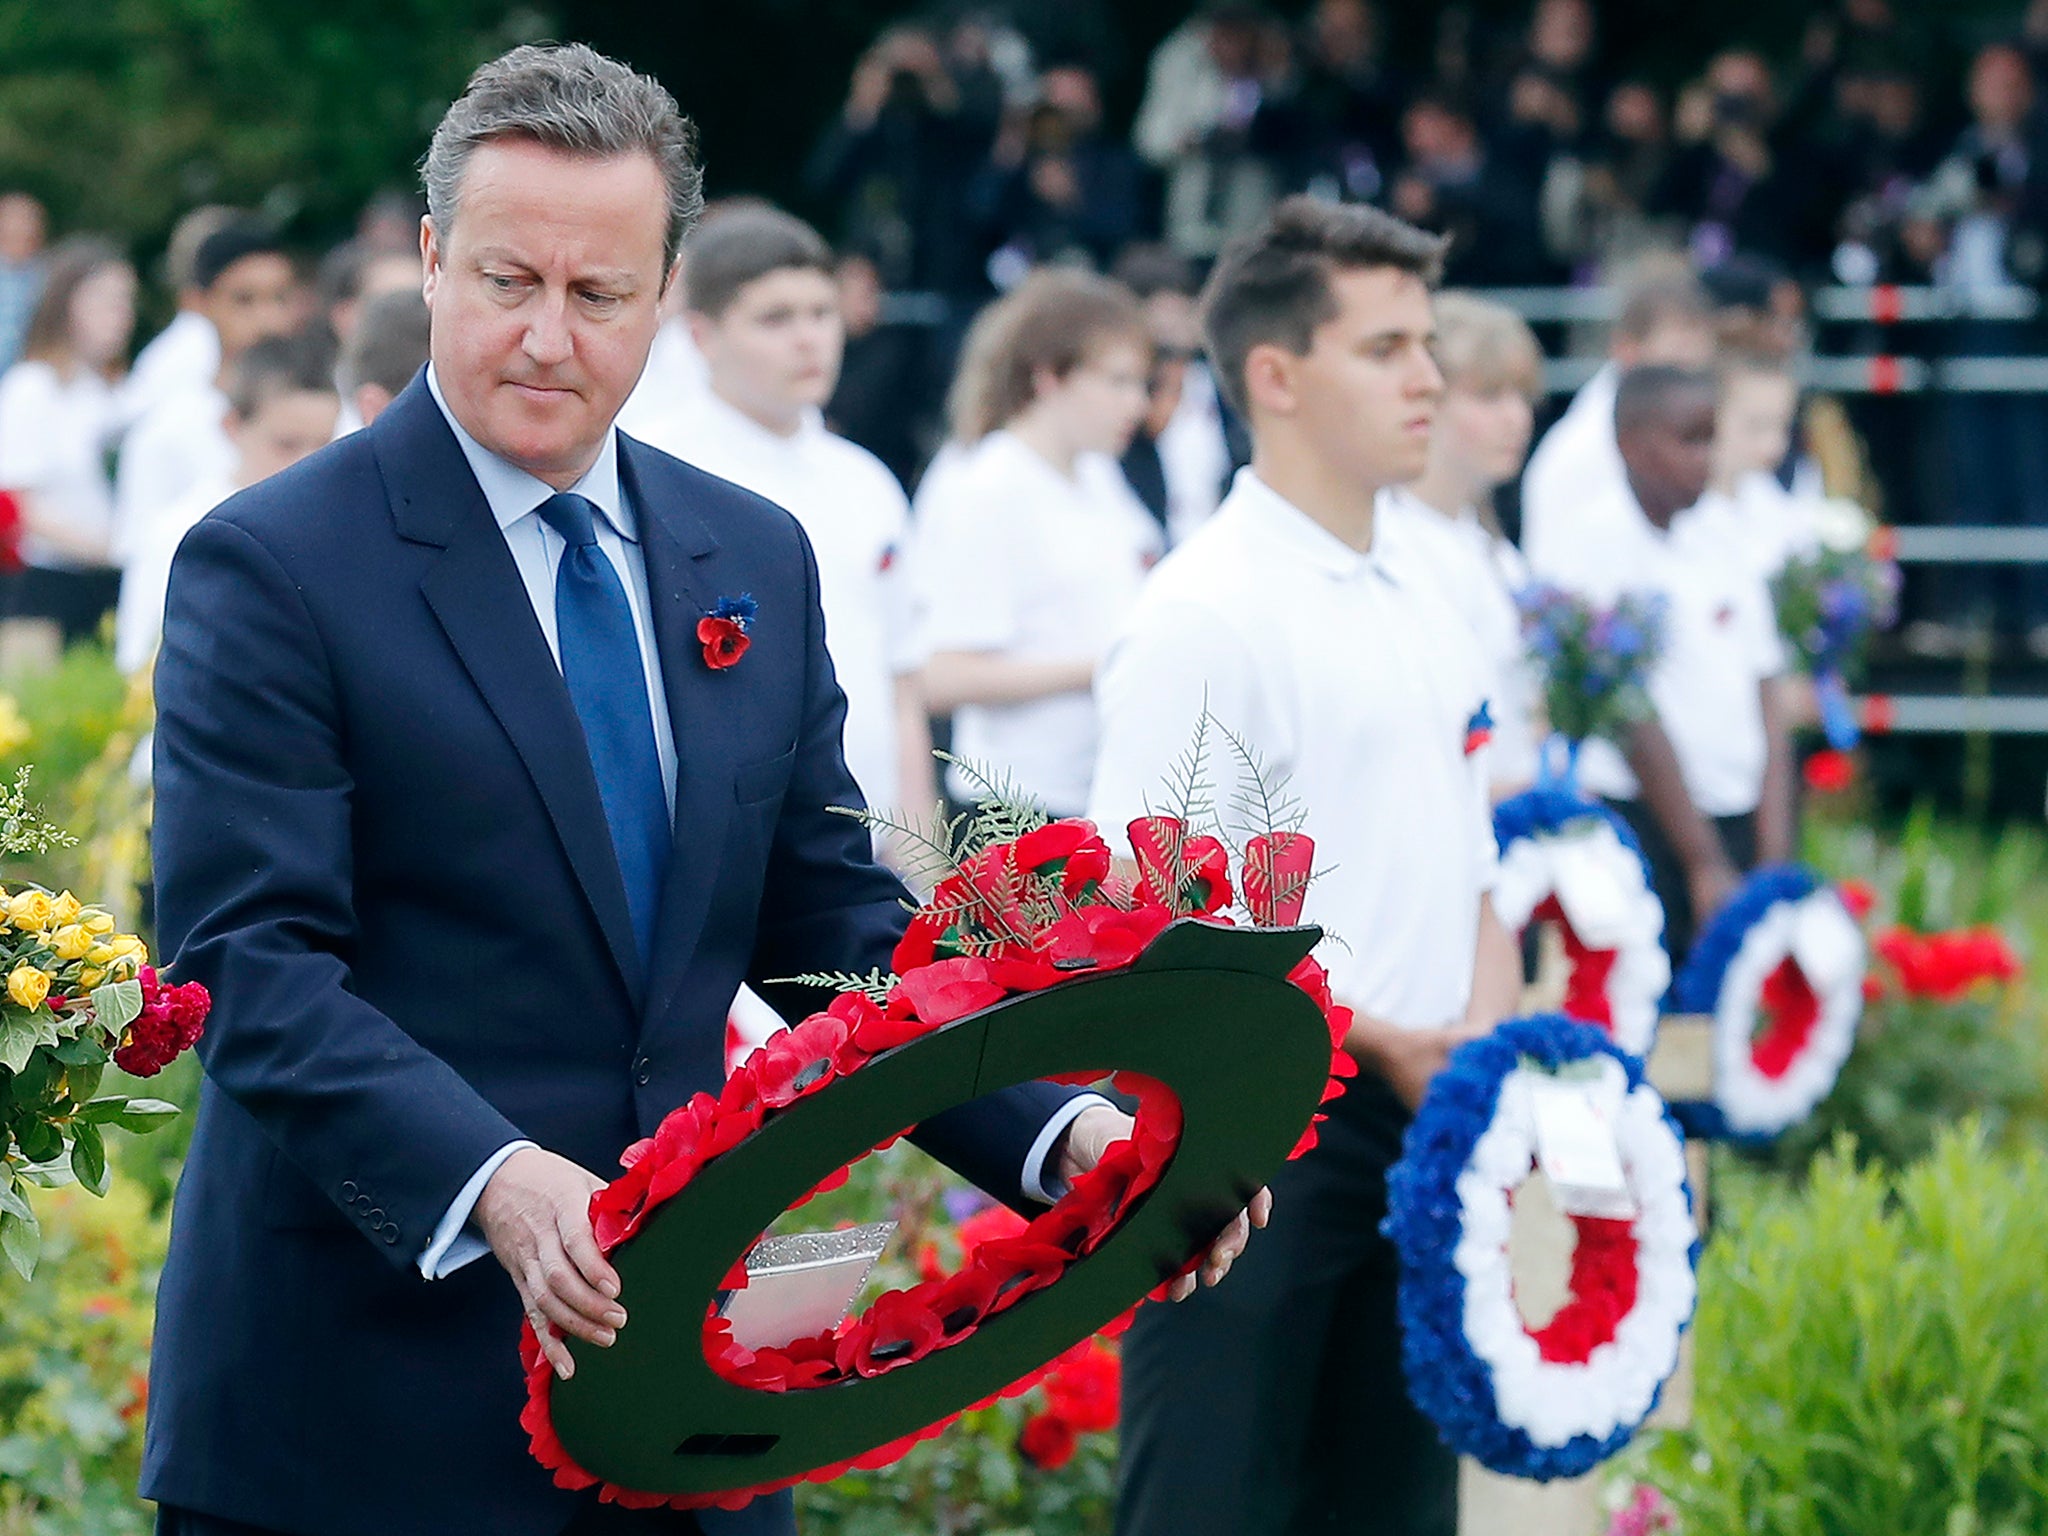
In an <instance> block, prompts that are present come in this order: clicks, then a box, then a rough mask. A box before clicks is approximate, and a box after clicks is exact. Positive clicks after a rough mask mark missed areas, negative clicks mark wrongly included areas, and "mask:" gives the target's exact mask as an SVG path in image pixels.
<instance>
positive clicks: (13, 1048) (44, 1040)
mask: <svg viewBox="0 0 2048 1536" xmlns="http://www.w3.org/2000/svg"><path fill="white" fill-rule="evenodd" d="M56 1043H57V1020H56V1019H55V1018H54V1017H53V1016H52V1015H51V1014H50V1013H49V1011H48V1010H47V1009H42V1008H38V1009H37V1010H36V1011H35V1012H34V1013H29V1012H26V1011H25V1010H23V1009H20V1008H4V1009H0V1067H5V1068H6V1069H7V1070H8V1071H10V1072H19V1071H20V1070H21V1069H22V1068H23V1067H25V1066H27V1065H28V1059H29V1057H31V1056H33V1055H34V1054H35V1050H36V1047H37V1046H39V1045H55V1044H56Z"/></svg>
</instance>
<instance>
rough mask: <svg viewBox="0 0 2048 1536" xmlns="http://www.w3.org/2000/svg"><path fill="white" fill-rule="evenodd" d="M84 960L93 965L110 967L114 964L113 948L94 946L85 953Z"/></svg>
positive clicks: (109, 946)
mask: <svg viewBox="0 0 2048 1536" xmlns="http://www.w3.org/2000/svg"><path fill="white" fill-rule="evenodd" d="M85 958H86V959H87V960H88V961H90V962H91V963H92V964H94V965H112V964H113V963H114V946H113V945H111V944H95V945H93V947H92V948H91V949H88V950H87V951H86V952H85Z"/></svg>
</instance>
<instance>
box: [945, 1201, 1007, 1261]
mask: <svg viewBox="0 0 2048 1536" xmlns="http://www.w3.org/2000/svg"><path fill="white" fill-rule="evenodd" d="M1023 1234H1024V1218H1023V1217H1022V1216H1019V1215H1018V1214H1017V1213H1016V1212H1015V1211H1013V1210H1011V1209H1010V1208H1009V1207H1008V1206H1007V1205H986V1206H983V1207H982V1208H981V1209H980V1210H978V1211H976V1212H975V1213H974V1214H973V1215H972V1216H970V1217H968V1218H967V1219H966V1220H965V1221H963V1222H961V1223H960V1225H959V1226H958V1227H957V1228H956V1229H955V1230H954V1233H953V1235H954V1236H955V1237H956V1238H958V1239H959V1240H960V1252H961V1255H962V1256H963V1257H965V1258H970V1259H971V1258H973V1257H974V1250H975V1249H977V1248H979V1247H980V1246H981V1245H982V1244H983V1243H990V1242H994V1241H995V1240H996V1239H997V1238H999V1237H1021V1236H1023Z"/></svg>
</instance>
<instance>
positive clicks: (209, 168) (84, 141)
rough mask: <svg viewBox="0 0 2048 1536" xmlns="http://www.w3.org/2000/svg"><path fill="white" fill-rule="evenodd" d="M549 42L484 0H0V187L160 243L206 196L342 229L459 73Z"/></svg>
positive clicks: (62, 220)
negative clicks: (70, 0)
mask: <svg viewBox="0 0 2048 1536" xmlns="http://www.w3.org/2000/svg"><path fill="white" fill-rule="evenodd" d="M549 30H551V27H550V24H549V21H548V18H547V17H546V15H545V14H544V13H542V12H540V11H538V10H536V9H533V8H531V7H527V6H519V5H514V6H506V5H503V4H493V3H488V0H335V3H333V4H326V5H318V6H295V5H272V4H265V3H263V0H100V3H97V4H91V5H53V4H50V3H49V0H0V60H4V61H5V63H4V65H0V179H4V180H5V181H6V183H7V184H9V185H20V186H26V187H29V188H30V189H32V190H34V191H37V192H39V193H40V194H42V195H43V196H44V197H45V198H46V199H47V200H48V201H49V202H50V203H51V205H52V209H53V212H54V214H55V217H56V222H57V224H58V225H59V227H64V228H81V227H82V228H90V229H101V230H106V231H108V232H111V233H113V234H116V235H120V236H125V237H128V238H129V239H132V240H141V241H146V242H151V243H154V242H156V241H158V240H160V239H161V238H162V237H163V236H164V235H166V234H167V233H168V231H169V229H170V226H171V224H172V222H173V221H174V220H175V219H176V218H177V217H178V216H179V215H180V214H181V213H183V212H184V211H185V210H186V209H187V208H189V207H191V206H193V205H194V204H196V203H201V202H239V203H255V202H258V201H259V200H261V201H265V202H267V204H268V206H269V210H270V211H271V212H272V213H273V214H277V215H291V214H294V213H297V212H299V211H300V210H304V211H305V212H306V213H307V214H308V216H309V217H311V218H313V219H314V220H316V221H318V222H320V223H323V224H325V225H327V226H329V227H332V226H334V225H336V224H340V223H344V222H346V221H347V220H348V219H350V218H351V217H352V216H353V214H354V211H355V210H356V209H357V208H358V207H360V206H361V204H362V203H363V202H364V201H365V200H366V199H367V198H368V197H370V196H371V195H372V194H374V193H375V192H376V191H378V190H379V189H380V188H383V187H386V186H390V185H393V184H404V183H408V182H410V181H411V179H412V167H413V165H414V164H415V163H416V162H417V161H418V159H419V157H420V155H421V154H422V153H424V151H425V149H426V145H427V137H428V135H429V134H430V133H431V131H432V129H433V125H434V123H435V121H436V119H437V118H438V117H439V116H440V113H441V110H442V109H443V108H444V107H445V106H446V105H447V103H448V102H449V101H450V100H451V99H452V98H453V97H454V96H455V95H456V94H457V93H458V92H459V91H460V90H461V89H462V85H463V81H464V80H465V78H466V77H467V76H468V74H469V72H470V70H472V69H473V68H475V66H476V65H477V64H479V63H481V62H482V61H483V60H484V59H487V58H489V57H491V56H492V55H493V54H495V53H497V52H499V51H500V50H501V49H502V48H504V47H506V46H508V45H510V44H511V43H513V42H517V41H520V40H522V39H525V38H530V37H536V36H540V35H542V34H543V33H545V32H547V31H549Z"/></svg>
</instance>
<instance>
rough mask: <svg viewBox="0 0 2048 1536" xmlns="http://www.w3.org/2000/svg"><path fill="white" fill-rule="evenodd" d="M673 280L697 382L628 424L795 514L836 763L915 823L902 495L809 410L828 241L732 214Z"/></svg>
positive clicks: (826, 390) (783, 224)
mask: <svg viewBox="0 0 2048 1536" xmlns="http://www.w3.org/2000/svg"><path fill="white" fill-rule="evenodd" d="M681 282H682V283H683V285H684V287H685V289H686V293H685V303H686V314H687V316H688V319H689V323H690V327H691V334H692V337H693V340H694V341H695V343H696V345H697V347H698V350H699V352H700V354H701V356H702V357H703V358H704V360H705V362H706V365H707V367H708V368H709V375H708V381H707V383H708V387H707V388H705V389H704V390H702V391H700V392H699V393H697V394H696V395H695V397H694V398H692V399H688V400H685V401H683V402H680V403H679V404H678V405H677V407H676V409H675V410H674V412H673V413H672V414H671V415H669V416H668V417H666V418H665V419H661V420H653V419H648V420H646V421H645V422H644V423H643V427H642V432H641V434H640V435H641V437H642V439H643V441H646V442H648V443H651V444H653V445H654V446H655V447H657V448H660V449H663V450H665V451H667V452H669V453H673V454H674V455H675V456H676V457H677V458H679V459H683V460H685V461H686V462H688V463H691V464H694V465H696V466H697V467H698V468H699V469H706V470H709V471H710V472H711V473H712V474H714V475H719V476H722V477H723V478H725V479H727V480H730V481H732V482H733V483H734V484H736V485H741V486H744V487H745V488H746V489H748V490H750V491H753V492H755V493H756V494H757V495H761V496H765V497H766V498H767V499H768V500H770V501H772V502H774V503H775V504H776V505H778V506H780V507H782V508H783V509H784V510H785V511H787V512H789V513H791V514H792V515H793V516H794V517H795V518H796V520H797V521H798V522H799V523H801V524H803V527H804V532H805V533H806V534H807V535H808V536H809V538H810V541H811V548H812V549H813V551H814V552H815V553H816V555H817V559H818V589H819V598H820V601H821V602H822V603H823V605H824V610H825V644H826V648H827V650H828V651H829V652H830V653H831V656H832V666H833V670H834V671H835V673H836V674H837V676H838V680H839V686H840V688H841V689H842V690H844V692H845V694H846V725H845V730H844V749H845V753H846V766H847V767H848V768H849V769H851V770H852V772H853V777H854V782H855V783H857V784H859V785H860V790H861V794H862V796H863V797H864V798H865V799H866V801H867V803H868V805H869V806H871V807H872V808H874V809H875V810H877V811H881V812H885V813H887V814H888V815H890V816H891V817H894V818H896V819H899V820H901V819H903V818H906V817H907V818H910V819H911V820H912V821H919V820H922V819H923V818H924V817H926V816H928V815H929V814H930V812H931V810H932V807H933V806H934V805H935V804H936V802H937V798H938V786H937V784H936V782H935V779H934V775H933V770H932V755H931V749H932V737H931V722H930V720H929V718H928V717H927V716H926V714H925V707H924V693H923V688H922V684H921V681H920V678H919V668H920V667H921V666H922V664H923V660H924V658H923V653H922V649H921V645H920V641H919V638H918V633H917V624H916V613H915V607H914V602H913V598H912V594H911V590H910V584H909V570H910V560H909V557H910V503H909V501H908V500H907V499H906V498H905V496H904V494H903V488H902V487H901V486H900V485H898V484H897V483H896V477H895V476H894V475H892V474H890V473H889V471H888V469H887V468H886V467H884V465H883V464H882V461H881V460H879V459H877V458H876V457H875V456H874V455H873V454H871V453H869V452H868V451H867V450H866V449H865V448H862V447H860V446H858V445H857V444H855V443H851V442H848V441H847V440H846V439H845V438H843V437H840V436H838V435H837V434H835V433H833V432H831V431H828V430H827V429H826V426H825V423H824V420H823V418H822V417H821V416H820V414H819V412H820V409H821V408H822V407H823V405H824V403H825V401H826V400H828V399H830V398H831V395H832V388H833V385H834V383H835V382H836V381H837V379H838V374H839V362H840V357H841V354H842V350H843V331H842V328H841V322H840V318H839V305H838V290H837V287H836V285H835V283H834V280H833V272H832V251H831V247H829V246H828V245H826V244H825V242H824V240H823V239H822V238H821V237H820V236H819V235H818V233H817V232H816V231H815V230H813V229H812V228H811V227H810V226H809V225H808V224H805V223H804V222H803V221H802V220H800V219H796V218H792V217H791V216H790V215H788V214H786V213H783V212H781V211H780V210H778V209H773V208H767V207H747V208H741V209H736V210H733V211H731V212H729V213H727V214H725V215H724V216H723V217H721V218H719V219H717V220H716V221H714V222H712V223H710V224H708V225H705V226H702V227H700V229H699V230H698V231H697V232H696V234H695V235H694V236H693V237H692V238H691V241H690V244H689V248H688V254H687V257H686V261H685V266H684V271H683V277H682V279H681ZM878 841H879V843H880V845H881V849H882V851H883V852H884V853H885V854H888V853H890V852H891V851H892V849H891V845H890V840H889V839H887V838H883V839H879V840H878Z"/></svg>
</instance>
